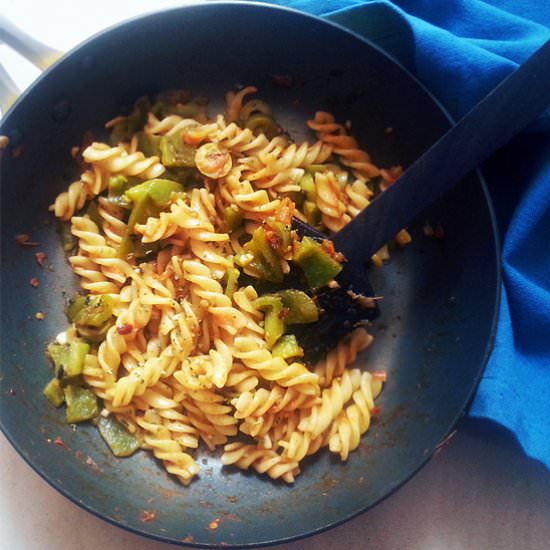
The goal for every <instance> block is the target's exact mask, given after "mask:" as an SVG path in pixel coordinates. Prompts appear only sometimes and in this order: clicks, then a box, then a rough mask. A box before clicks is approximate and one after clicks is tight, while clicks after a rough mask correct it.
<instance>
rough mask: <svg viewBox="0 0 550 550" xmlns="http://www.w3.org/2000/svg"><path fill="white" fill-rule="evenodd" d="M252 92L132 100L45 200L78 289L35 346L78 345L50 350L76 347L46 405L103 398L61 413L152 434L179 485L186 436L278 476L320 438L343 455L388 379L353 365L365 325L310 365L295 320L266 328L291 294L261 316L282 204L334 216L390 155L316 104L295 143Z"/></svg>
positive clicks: (343, 213) (348, 209) (344, 214)
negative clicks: (50, 339) (219, 110)
mask: <svg viewBox="0 0 550 550" xmlns="http://www.w3.org/2000/svg"><path fill="white" fill-rule="evenodd" d="M255 91H256V89H255V88H253V87H248V88H244V89H243V90H241V91H240V92H238V93H229V94H228V95H227V105H226V113H225V115H221V114H219V115H218V116H216V118H215V119H210V118H208V116H207V114H206V102H205V101H204V100H202V99H201V98H197V99H192V98H190V97H188V96H187V95H186V94H184V93H183V92H182V93H179V94H178V93H176V92H171V93H168V94H166V95H165V96H163V97H162V98H161V99H160V100H159V101H158V102H157V103H156V104H155V105H153V106H151V105H150V104H149V103H148V101H146V100H141V102H138V103H137V104H136V108H135V110H134V111H133V112H132V113H131V114H130V115H129V116H127V117H117V118H116V119H114V120H113V121H110V122H109V123H108V124H107V127H108V128H109V129H110V130H111V142H110V143H103V142H96V141H94V142H92V143H90V144H88V145H87V146H86V147H82V148H80V149H75V151H74V153H75V156H79V157H81V158H80V160H81V161H82V162H83V166H85V170H84V172H83V173H82V175H81V176H80V178H79V179H78V180H77V181H75V182H74V183H72V184H71V185H70V186H69V187H68V189H67V190H66V191H65V192H63V193H61V194H60V195H59V196H58V197H57V199H56V200H55V203H54V204H53V205H52V207H51V209H52V210H53V212H54V213H55V215H56V216H57V217H58V218H60V219H61V220H63V221H65V222H67V224H68V225H70V233H71V234H72V236H73V237H74V239H75V248H74V249H73V251H72V254H71V255H70V257H69V262H70V265H71V266H72V269H73V270H74V272H75V273H76V274H77V275H78V276H79V278H80V284H81V287H82V289H83V293H82V296H81V297H79V298H77V299H76V300H75V301H73V303H72V304H71V306H70V307H69V318H70V319H71V321H72V324H71V326H70V328H69V329H68V330H67V331H65V332H64V333H62V334H61V335H60V336H58V339H57V343H56V345H57V348H55V349H54V348H51V349H50V356H51V357H52V359H54V360H56V357H55V354H56V353H58V354H59V353H62V351H63V350H62V346H65V347H66V346H68V345H69V344H70V343H73V342H78V343H84V344H83V346H84V347H82V346H80V347H78V348H77V347H76V346H75V347H74V348H70V353H71V354H72V355H71V358H70V359H67V358H65V360H64V361H65V362H64V363H63V360H61V359H59V360H58V361H57V362H56V365H57V367H59V365H60V364H61V363H63V365H62V366H61V367H60V370H61V373H60V372H59V369H58V371H57V378H56V379H60V378H61V379H62V378H63V376H65V377H67V376H68V375H67V372H68V370H69V367H68V365H69V364H70V363H71V361H72V362H73V363H74V360H73V356H75V354H76V355H78V353H80V354H81V355H82V368H81V370H78V372H77V376H76V377H73V378H72V379H71V380H70V384H69V388H72V389H71V391H70V392H69V393H67V388H66V387H65V389H64V394H61V396H60V397H59V399H58V401H57V403H56V404H60V403H61V402H62V401H63V400H65V401H66V402H67V406H68V408H69V407H70V406H72V405H73V404H74V402H75V400H76V399H77V397H78V398H79V397H80V396H82V395H84V392H86V391H89V390H90V389H91V390H92V391H93V397H94V399H95V398H97V399H98V400H99V401H98V404H99V403H100V405H98V407H97V409H96V407H95V405H92V412H91V413H90V414H88V415H87V416H86V415H84V416H78V414H77V416H76V417H75V418H73V419H72V421H79V420H81V419H83V418H89V417H90V416H91V417H94V416H95V418H96V421H98V423H99V427H100V429H101V427H102V422H104V421H105V419H108V418H109V419H113V420H116V424H115V427H114V428H113V426H111V431H112V430H113V429H115V431H116V430H117V429H118V428H119V427H120V426H122V427H123V428H124V431H125V432H126V433H127V434H128V435H129V436H132V437H133V438H134V439H133V441H137V444H135V445H133V447H132V448H131V449H130V450H128V451H127V452H126V451H125V450H122V451H120V450H119V453H118V454H119V455H124V454H130V452H133V450H135V448H138V447H141V448H145V449H149V450H151V451H152V453H153V454H154V456H155V457H156V458H157V459H159V460H160V461H161V462H162V463H163V464H164V466H165V468H166V470H167V471H168V472H169V473H171V474H173V475H174V476H176V477H177V478H178V479H179V480H180V481H181V482H182V483H184V484H187V483H189V482H190V481H191V480H192V479H193V478H194V477H195V476H196V475H197V474H198V473H199V466H198V464H197V461H196V458H195V457H196V454H195V451H194V449H197V447H198V446H199V443H200V442H201V441H202V442H203V443H204V444H205V445H206V446H207V447H208V448H210V449H214V448H216V447H219V446H223V454H222V456H221V461H222V463H223V464H225V465H234V466H236V467H239V468H242V469H247V468H253V469H255V470H256V471H257V472H259V473H265V474H267V475H268V476H269V477H271V478H273V479H278V478H280V479H282V480H284V481H286V482H293V481H294V479H295V476H296V475H297V474H298V473H299V472H300V462H301V461H302V460H303V459H304V458H305V457H307V456H308V455H312V454H314V453H316V452H317V451H318V450H319V449H321V448H323V447H328V449H329V451H330V452H332V453H336V454H337V455H339V456H340V457H341V459H342V460H346V459H347V458H348V454H349V453H350V452H351V451H353V450H354V449H356V448H357V447H358V445H359V442H360V437H361V435H362V434H364V433H365V432H366V431H367V430H368V428H369V423H370V421H371V415H372V414H373V412H374V411H375V410H376V407H375V405H374V399H375V398H376V397H377V395H378V394H379V393H380V391H381V389H382V385H383V382H384V380H385V374H384V373H383V372H381V371H374V372H368V371H363V370H360V369H358V368H352V366H351V365H352V364H353V362H354V361H355V359H356V356H357V354H358V353H359V352H360V351H361V350H363V349H365V348H366V347H367V346H369V344H370V343H371V341H372V337H371V336H370V335H369V334H368V333H367V331H366V330H365V328H362V327H360V328H356V329H355V330H354V331H353V332H351V333H350V334H349V335H348V336H347V337H346V338H345V339H344V340H342V341H341V342H340V343H339V345H338V346H337V348H336V349H334V350H332V351H331V352H330V353H329V354H328V355H327V356H326V357H325V358H324V359H323V360H321V361H320V362H318V363H317V364H315V365H307V364H305V363H304V361H303V360H301V359H302V358H301V356H302V350H301V348H300V346H299V342H296V340H295V338H293V337H292V334H291V333H292V326H291V325H285V326H284V333H285V334H284V335H281V334H280V333H281V330H279V329H277V328H276V329H273V328H272V325H273V326H275V325H277V326H278V324H277V323H279V324H280V323H281V322H282V321H280V320H281V319H282V320H283V321H284V319H285V316H286V315H288V313H289V310H288V307H287V308H286V309H283V310H280V308H279V310H276V311H278V312H279V313H277V314H276V315H272V316H271V317H270V320H269V322H268V315H269V312H273V311H274V310H273V308H274V307H275V305H276V304H278V303H280V302H278V301H277V300H279V299H280V296H283V295H282V294H281V295H278V294H276V290H273V289H274V288H275V289H276V288H283V287H284V282H283V279H284V278H285V277H286V276H287V275H288V274H289V273H290V272H291V271H292V269H294V268H293V266H294V263H293V259H294V255H293V254H295V252H296V249H297V248H296V247H297V246H299V245H300V240H299V237H297V236H296V234H295V233H294V232H292V231H291V230H290V228H289V224H290V220H291V217H292V216H296V217H298V218H301V219H303V220H305V221H308V222H309V223H313V224H315V225H316V226H317V227H319V228H321V229H323V230H325V231H329V232H330V231H337V230H339V229H340V228H341V227H343V226H344V225H345V224H346V223H347V222H348V221H349V220H350V219H351V218H353V217H354V216H355V215H356V214H357V213H358V212H360V211H361V210H362V209H363V208H364V207H365V206H366V205H368V203H369V200H371V198H372V196H373V194H374V193H375V192H377V191H379V190H383V189H384V186H387V185H389V184H391V182H392V181H394V180H395V178H396V177H397V176H398V175H399V170H398V169H395V168H393V169H390V170H381V169H379V168H378V167H376V166H375V165H374V164H373V163H372V161H371V159H370V157H369V155H368V154H367V153H366V152H365V151H363V150H361V149H360V148H359V147H358V145H357V142H356V140H355V139H354V138H353V137H352V136H351V135H350V134H349V133H348V129H347V126H346V125H343V124H339V123H337V122H336V121H335V119H334V117H333V116H332V115H330V114H328V113H325V112H318V113H316V114H315V116H314V117H313V119H312V120H309V121H307V125H308V126H309V128H310V129H311V130H312V131H313V132H312V136H313V135H316V138H317V140H316V141H315V143H313V145H310V144H309V143H306V142H304V143H295V142H294V141H292V139H291V138H290V137H289V136H288V135H286V134H285V133H284V131H283V130H282V129H280V128H279V127H278V126H277V123H276V121H275V118H274V116H273V113H272V112H271V110H270V108H269V106H268V105H266V104H265V103H263V102H261V101H259V100H253V99H252V100H251V99H249V100H248V101H246V99H247V96H248V95H249V94H251V93H253V92H255ZM151 153H156V154H151ZM151 182H153V183H151ZM159 182H161V183H159ZM162 182H164V183H162ZM166 182H168V183H166ZM260 237H261V238H263V239H266V242H265V243H263V244H257V243H256V241H258V242H259V240H260ZM285 239H287V240H285ZM288 239H289V240H288ZM397 240H398V242H400V243H406V242H407V241H408V240H409V237H408V234H407V233H406V231H402V232H400V234H399V235H398V236H397ZM253 242H254V243H256V244H251V243H253ZM282 242H283V243H284V246H283V245H282V244H281V243H282ZM69 247H70V245H69V246H67V248H69ZM262 247H263V248H262ZM324 249H325V250H324V251H325V252H326V253H327V256H329V257H330V258H331V261H333V262H334V261H339V258H338V255H337V254H336V253H334V251H333V250H332V251H331V250H329V247H324ZM386 256H387V250H382V251H380V252H379V253H378V255H377V256H375V258H373V260H374V261H375V263H380V262H381V261H382V259H384V257H386ZM281 277H282V278H281ZM266 279H267V283H268V284H267V285H266V284H265V283H266ZM270 285H271V286H270ZM266 288H267V289H268V290H265V289H266ZM296 292H297V291H296ZM274 293H275V294H274ZM302 294H308V296H309V298H308V296H305V297H301V298H300V299H302V298H303V300H306V302H307V305H308V307H309V306H311V303H314V302H315V300H314V295H315V293H314V292H312V291H309V292H306V293H302ZM274 296H275V298H273V297H274ZM284 296H287V295H284ZM293 296H294V295H293ZM300 296H302V295H300ZM300 296H299V297H300ZM311 297H313V298H311ZM270 300H271V301H270ZM273 300H275V301H273ZM308 300H310V301H311V300H312V302H311V303H310V302H309V301H308ZM273 304H275V305H273ZM287 305H288V304H287ZM71 308H72V310H71ZM281 311H282V313H281ZM83 312H84V313H83ZM291 313H292V312H291ZM296 322H307V321H304V320H303V319H302V320H301V321H296ZM268 324H269V326H268ZM277 330H279V332H277ZM283 344H284V345H283ZM66 349H69V348H66ZM56 350H57V351H56ZM60 350H61V351H60ZM75 350H76V351H75ZM67 353H69V352H67ZM73 366H74V364H73ZM54 381H55V380H54ZM63 385H65V386H66V385H67V382H66V381H65V383H63V380H61V389H62V390H63V387H62V386H63ZM86 388H88V389H86ZM50 389H51V388H50ZM56 389H57V390H59V388H58V387H57V386H56ZM86 395H87V394H86ZM88 397H89V395H88ZM104 431H105V430H104ZM104 431H103V432H102V434H103V435H105V433H104ZM117 433H118V432H117ZM107 435H108V434H107ZM107 439H108V438H107ZM108 442H109V440H108ZM111 443H112V440H111ZM111 443H110V444H111ZM111 446H112V445H111Z"/></svg>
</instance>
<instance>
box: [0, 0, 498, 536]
mask: <svg viewBox="0 0 550 550" xmlns="http://www.w3.org/2000/svg"><path fill="white" fill-rule="evenodd" d="M411 48H413V42H412V37H411ZM273 75H290V76H292V79H293V86H292V87H290V88H286V87H281V86H278V85H277V84H276V83H275V82H274V80H273V78H272V76H273ZM248 84H253V85H255V86H257V87H258V88H259V90H260V95H261V97H262V98H263V99H266V100H267V101H269V102H270V103H271V105H272V106H273V107H274V110H275V113H276V116H277V118H278V120H279V121H280V122H281V123H282V125H283V126H284V127H286V128H287V129H288V130H289V131H290V132H291V133H292V134H293V135H294V136H296V137H298V138H303V137H304V136H305V134H304V128H305V125H304V121H305V120H306V119H308V118H311V116H312V115H313V113H314V112H315V111H316V110H328V111H331V112H333V113H334V114H335V115H336V116H337V118H338V119H339V120H347V119H349V120H351V121H352V122H353V128H354V132H355V133H356V135H357V137H358V138H359V142H360V143H361V145H363V146H364V147H365V148H366V149H368V150H369V152H371V154H372V156H373V158H374V160H375V162H376V163H377V164H378V165H382V166H391V165H394V164H398V163H399V164H403V165H404V166H408V165H409V164H410V163H411V161H412V160H413V159H415V158H416V157H417V156H418V155H419V154H420V153H421V152H423V151H424V150H425V149H426V148H427V147H428V146H429V145H430V144H431V143H433V142H434V141H435V140H436V139H437V137H438V136H440V135H441V134H442V133H443V132H444V131H445V130H446V129H447V128H448V127H449V126H450V124H451V122H450V119H449V117H448V115H447V114H446V113H445V112H444V111H443V109H442V108H441V106H440V105H439V104H438V103H437V101H436V100H435V99H434V98H433V97H432V96H431V95H430V94H429V93H428V92H427V91H426V90H425V89H424V88H423V87H422V86H421V85H420V84H419V83H418V82H416V81H415V80H414V79H413V78H412V77H411V76H410V75H409V74H408V73H407V72H406V71H405V70H404V69H403V68H402V67H400V66H399V65H398V64H397V63H396V62H394V61H393V60H392V59H390V58H389V57H388V56H386V55H385V54H384V53H383V52H381V51H380V50H379V49H378V48H376V47H375V46H373V45H372V44H369V43H368V42H366V41H364V40H362V39H360V38H358V37H357V36H355V35H353V34H352V33H349V32H347V31H344V30H342V29H341V28H339V27H337V26H334V25H332V24H329V23H327V22H325V21H322V20H320V19H317V18H313V17H310V16H306V15H303V14H300V13H297V12H293V11H289V10H285V9H280V8H274V7H269V6H266V5H256V4H251V3H246V4H233V3H208V4H205V5H198V6H190V7H184V8H180V9H176V10H170V11H166V12H162V13H158V14H154V15H149V16H147V17H143V18H139V19H136V20H133V21H130V22H128V23H125V24H123V25H121V26H118V27H116V28H114V29H111V30H109V31H106V32H104V33H102V34H100V35H99V36H96V37H95V38H92V39H91V40H89V41H88V42H86V43H85V44H83V45H82V46H80V47H78V48H77V49H75V50H74V51H73V52H71V53H70V54H69V55H67V56H65V57H64V58H63V59H62V60H61V61H60V62H58V63H57V64H56V65H55V66H54V67H53V68H51V69H50V70H49V71H47V72H46V73H45V74H44V75H43V76H42V77H41V78H40V79H39V80H38V81H37V82H36V83H35V84H34V85H33V86H32V87H31V89H30V90H29V91H28V92H27V93H25V94H24V95H23V97H21V99H20V100H19V101H18V102H17V103H16V105H15V106H14V107H13V108H12V109H11V111H9V112H8V114H7V116H6V117H4V119H3V120H2V126H1V129H0V134H5V135H7V136H8V137H9V138H10V145H9V147H8V149H6V150H4V151H3V154H2V161H1V173H0V175H1V208H2V211H1V217H2V219H1V225H2V289H1V297H2V310H1V316H2V347H1V368H2V373H1V374H2V375H1V379H0V384H1V426H2V430H3V431H4V433H5V434H6V436H7V437H8V439H9V440H10V441H11V442H12V444H13V445H14V446H15V448H16V449H17V450H18V451H19V452H20V454H21V456H22V457H23V458H24V459H25V460H27V461H28V462H29V464H30V465H31V466H32V467H33V468H35V470H36V471H37V472H38V473H40V474H41V475H42V476H43V477H44V478H45V479H46V480H47V481H48V482H49V483H50V484H52V485H53V486H54V487H55V488H56V489H58V490H59V491H60V492H62V493H63V494H65V495H66V496H67V497H69V498H71V499H72V500H73V501H74V502H75V503H77V504H79V505H81V506H83V507H84V508H86V509H88V510H90V511H92V512H93V513H95V514H97V515H99V516H100V517H102V518H104V519H106V520H108V521H111V522H113V523H115V524H118V525H120V526H123V527H126V528H128V529H131V530H133V531H135V532H138V533H142V534H145V535H148V536H152V537H155V538H158V539H161V540H165V541H171V542H182V541H184V542H191V543H193V544H195V545H199V546H217V545H229V546H231V545H234V546H244V545H261V544H270V543H274V542H279V541H283V540H290V539H293V538H297V537H301V536H304V535H307V534H312V533H315V532H318V531H321V530H323V529H326V528H328V527H331V526H334V525H336V524H338V523H340V522H342V521H345V520H347V519H349V518H351V517H353V516H355V515H356V514H358V513H360V512H362V511H365V510H366V509H368V508H369V507H371V506H372V505H374V504H375V503H376V502H378V501H379V500H381V499H382V498H384V497H386V496H388V495H389V494H390V493H391V492H392V491H394V490H395V489H396V488H397V487H399V486H400V485H401V484H402V483H403V482H405V481H406V480H407V479H408V478H410V477H411V476H412V475H413V474H414V473H415V472H416V471H417V470H418V468H419V467H420V466H421V465H422V464H423V463H424V462H425V461H426V460H428V458H429V457H430V455H431V454H432V452H433V451H434V449H435V447H436V446H437V444H438V443H439V442H440V441H441V440H442V439H443V438H444V437H445V436H446V435H447V434H448V433H449V431H450V430H451V428H452V427H453V425H454V424H455V423H456V421H457V419H458V418H459V417H460V416H461V415H462V414H463V412H464V410H465V407H466V406H467V404H468V402H469V400H470V398H471V396H472V394H473V392H474V390H475V388H476V385H477V383H478V381H479V378H480V376H481V373H482V370H483V367H484V365H485V362H486V359H487V357H488V354H489V351H490V347H491V343H492V339H493V335H494V331H495V323H496V312H497V304H498V293H499V264H498V248H497V237H496V229H495V223H494V219H493V214H492V209H491V205H490V201H489V198H488V195H487V191H486V189H485V185H484V184H483V181H482V179H481V176H480V174H479V173H474V174H471V175H470V176H468V177H467V178H465V180H464V181H463V182H462V184H461V185H460V186H459V187H458V188H457V189H456V190H455V191H453V192H451V193H450V194H448V195H447V196H446V197H445V199H444V200H442V201H440V203H438V204H437V205H435V206H434V207H433V208H432V209H431V210H430V211H429V212H425V213H424V214H422V215H421V216H420V218H419V219H418V220H417V223H416V224H414V225H413V226H412V229H411V231H412V234H413V237H414V242H413V244H412V245H411V246H409V247H407V248H406V249H404V250H403V251H400V252H396V253H394V254H393V257H392V260H391V262H390V263H389V264H388V265H387V266H386V267H384V268H383V269H381V270H372V271H371V272H370V273H369V277H370V279H371V282H372V283H373V286H374V287H375V289H376V292H377V293H379V294H381V295H383V296H384V300H383V301H382V303H381V317H380V318H379V319H378V320H377V321H376V324H375V326H374V327H373V332H374V335H375V342H374V344H373V346H372V347H371V348H370V349H369V350H367V353H365V354H363V355H362V356H361V357H360V359H359V364H361V365H370V366H373V367H374V368H384V369H387V371H388V375H389V381H388V383H387V385H386V387H385V390H384V392H383V394H382V396H381V397H380V399H379V403H378V404H379V405H380V406H381V408H382V413H381V416H380V419H379V420H378V421H376V422H375V424H374V425H373V426H372V428H371V430H370V431H369V432H368V434H367V435H366V436H365V437H364V439H363V441H362V443H361V446H360V448H359V449H358V450H357V451H356V452H354V453H353V454H352V456H351V457H350V459H349V460H348V462H346V463H343V464H342V463H340V462H339V461H338V460H334V459H333V457H330V456H329V454H328V453H321V454H320V455H318V456H316V457H313V458H311V459H309V460H306V461H305V462H304V463H303V466H304V467H303V473H302V475H300V476H299V477H298V478H297V481H296V483H295V484H294V485H293V486H290V487H289V486H287V485H285V484H282V483H281V484H279V483H277V482H272V481H269V480H267V479H260V478H259V477H258V476H256V475H254V474H248V473H243V472H241V471H234V470H232V469H226V468H222V467H221V465H220V463H219V460H218V458H217V456H216V455H210V454H205V455H204V459H203V460H202V461H200V462H201V467H202V473H201V475H200V479H198V480H196V481H195V482H193V483H192V484H191V486H189V487H187V488H184V487H181V486H180V485H178V484H177V482H176V481H174V480H173V479H172V478H170V477H168V476H167V474H166V473H165V471H164V470H163V468H162V467H161V466H160V465H158V464H157V463H156V462H155V461H154V459H153V458H152V457H151V456H150V454H148V453H147V454H146V453H138V454H137V455H135V456H133V457H131V458H128V459H116V458H114V457H113V456H111V454H110V452H109V451H108V450H107V448H106V446H105V444H104V443H103V441H102V440H101V439H100V436H99V435H98V433H97V432H96V430H95V428H93V427H91V426H79V427H78V429H77V430H76V431H73V430H72V429H71V427H70V426H68V425H67V424H65V421H64V414H63V411H59V410H56V409H54V408H53V407H52V406H51V405H50V404H49V403H48V402H47V401H46V400H45V399H44V398H43V397H42V395H41V391H42V388H43V386H44V384H45V383H46V382H47V380H48V378H49V376H50V368H49V366H48V363H47V360H46V358H45V356H44V346H45V344H46V343H47V342H48V341H50V340H51V339H52V338H53V337H54V336H55V335H56V334H57V333H58V332H60V331H61V330H63V329H64V328H65V326H66V320H65V317H64V314H63V305H64V292H67V293H69V294H70V293H72V292H73V290H74V289H76V281H75V278H74V277H73V275H72V274H71V272H70V269H69V267H68V265H67V263H66V261H65V258H64V256H63V253H62V251H61V248H60V245H59V241H58V237H57V235H56V232H55V222H54V220H53V218H52V216H51V215H50V214H49V213H48V205H49V204H50V203H51V202H52V200H53V199H54V197H55V196H56V195H57V193H59V192H60V191H61V190H62V189H64V188H65V187H66V186H67V184H68V183H69V182H70V181H72V178H74V177H75V176H76V175H77V174H78V173H79V168H78V167H77V166H76V165H75V163H74V161H73V160H72V158H71V156H70V149H71V147H73V146H74V145H76V144H79V143H80V141H81V138H82V135H83V134H84V133H85V132H86V131H88V130H91V131H92V132H94V133H95V135H96V136H98V137H101V135H102V132H103V130H102V125H103V123H104V122H105V121H106V120H109V119H110V118H112V117H113V116H115V115H117V114H119V113H121V112H124V111H125V110H127V109H128V108H129V107H130V106H131V105H132V103H133V101H134V100H135V99H136V98H137V97H139V96H141V95H143V94H155V93H157V92H159V91H161V90H164V89H168V88H187V89H191V90H193V91H194V92H195V93H197V94H201V95H207V96H209V97H210V98H211V99H212V102H211V107H210V112H211V113H216V112H221V109H222V106H223V105H222V99H223V95H224V93H225V91H227V90H228V89H234V88H235V87H236V86H239V85H248ZM388 127H391V128H393V132H391V133H386V132H385V129H386V128H388ZM426 221H429V222H430V223H431V224H432V225H433V226H436V225H437V224H439V223H440V224H441V226H442V228H443V229H444V238H439V239H433V238H428V237H426V236H425V235H424V233H423V231H422V227H423V225H424V223H425V222H426ZM20 233H28V234H30V235H31V237H32V239H33V240H36V241H38V242H40V247H39V248H37V249H29V248H22V247H21V246H19V245H18V244H16V242H15V239H14V237H15V235H17V234H20ZM37 250H40V251H44V252H46V253H47V254H48V261H47V265H48V266H51V269H44V268H42V269H41V268H40V267H39V266H38V265H37V264H36V262H35V259H34V252H36V251H37ZM32 277H39V278H40V281H41V284H40V286H39V287H38V288H36V289H35V288H32V287H31V286H30V285H29V280H30V279H31V278H32ZM38 311H41V312H44V314H45V319H44V320H42V321H39V320H37V319H36V318H35V313H36V312H38ZM56 438H60V440H61V441H63V442H64V444H65V445H64V446H63V445H58V444H55V441H56ZM57 442H58V443H59V440H58V441H57ZM89 458H90V459H91V460H89ZM144 510H149V511H151V510H152V511H154V512H155V519H154V520H153V521H149V522H144V521H143V519H144V516H143V511H144ZM214 519H220V522H219V526H218V528H217V529H215V530H214V529H209V524H210V522H211V521H212V520H214Z"/></svg>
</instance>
